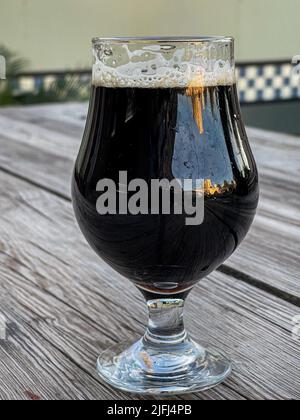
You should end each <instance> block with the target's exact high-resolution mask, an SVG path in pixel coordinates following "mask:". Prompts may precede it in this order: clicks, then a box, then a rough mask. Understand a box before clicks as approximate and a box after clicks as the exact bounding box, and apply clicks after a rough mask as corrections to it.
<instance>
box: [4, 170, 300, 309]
mask: <svg viewBox="0 0 300 420" xmlns="http://www.w3.org/2000/svg"><path fill="white" fill-rule="evenodd" d="M0 172H3V173H5V174H7V175H9V176H12V177H15V178H17V179H19V180H21V181H24V182H26V183H28V184H30V185H32V186H34V187H37V188H40V189H41V190H43V191H45V192H48V193H49V194H52V195H54V196H56V197H58V198H60V199H62V200H64V201H67V202H69V203H70V202H72V200H71V198H70V197H69V196H68V195H66V194H63V193H60V192H58V191H55V190H53V189H51V188H47V187H45V186H44V185H42V184H40V183H39V182H35V181H33V180H32V179H30V178H27V177H23V176H21V175H19V174H16V173H15V172H13V171H10V170H9V169H7V168H3V167H1V166H0ZM217 271H220V272H221V273H223V274H227V275H228V277H229V278H232V279H233V280H240V281H243V282H244V283H247V284H249V285H251V286H253V287H256V288H258V289H260V290H264V291H265V292H267V293H269V294H271V295H272V296H275V297H277V298H279V299H282V300H284V301H285V302H288V303H291V304H293V305H295V306H297V307H300V298H299V297H297V296H294V295H292V294H291V293H288V292H284V291H283V290H280V289H278V288H276V287H273V286H271V285H269V284H267V283H265V282H263V281H261V280H259V279H258V278H255V277H253V276H250V275H248V274H247V273H244V272H242V271H240V270H237V269H235V268H233V267H231V266H228V265H227V264H223V265H222V266H220V267H219V268H218V269H217Z"/></svg>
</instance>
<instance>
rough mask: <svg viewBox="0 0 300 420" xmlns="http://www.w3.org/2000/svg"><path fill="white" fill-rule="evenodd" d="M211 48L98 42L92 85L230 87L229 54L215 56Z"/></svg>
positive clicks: (232, 76) (232, 79)
mask: <svg viewBox="0 0 300 420" xmlns="http://www.w3.org/2000/svg"><path fill="white" fill-rule="evenodd" d="M213 47H214V45H212V44H209V43H198V44H197V43H176V42H170V43H166V44H163V45H161V44H154V45H151V43H149V44H148V43H145V44H144V45H141V44H136V43H119V42H118V43H115V44H113V43H109V42H100V41H99V42H98V43H96V45H94V57H95V63H94V66H93V85H94V86H103V87H112V88H117V87H119V88H120V87H121V88H122V87H124V88H133V87H134V88H187V87H206V86H218V85H231V84H233V83H234V82H235V69H234V63H233V60H232V58H231V57H232V54H229V53H228V54H227V55H228V57H227V56H226V54H224V51H223V55H221V54H218V51H216V49H215V48H213ZM230 48H231V47H230ZM228 52H229V50H228Z"/></svg>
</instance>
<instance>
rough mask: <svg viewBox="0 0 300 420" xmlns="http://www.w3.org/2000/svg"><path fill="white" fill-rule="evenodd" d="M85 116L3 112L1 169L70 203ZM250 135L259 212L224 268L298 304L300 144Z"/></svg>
mask: <svg viewBox="0 0 300 420" xmlns="http://www.w3.org/2000/svg"><path fill="white" fill-rule="evenodd" d="M86 110H87V105H86V104H68V105H50V106H38V107H27V108H24V107H22V108H17V109H15V108H7V109H3V110H1V111H0V127H2V124H1V122H2V123H3V126H4V129H2V130H1V133H0V147H1V155H0V168H4V169H5V170H8V171H10V172H13V173H16V174H18V175H19V176H21V177H25V178H27V179H29V180H31V181H32V182H35V183H37V184H39V185H42V186H43V187H44V188H47V189H49V190H51V191H54V192H57V193H59V194H61V195H63V196H65V197H66V198H69V197H70V177H71V173H72V168H73V164H74V160H75V157H76V154H77V151H78V148H79V143H80V139H81V133H82V131H83V127H84V118H85V114H86ZM19 121H21V122H19ZM39 121H41V126H42V127H40V125H39ZM62 127H63V128H62ZM76 131H77V135H75V133H76ZM249 134H250V137H251V139H252V141H251V142H252V145H253V148H254V151H255V153H256V157H257V161H258V165H259V169H260V173H261V190H262V195H261V202H260V209H259V213H258V216H257V218H256V221H255V224H254V226H253V228H252V230H251V233H250V235H249V236H248V238H247V240H246V241H245V242H244V243H243V244H242V246H241V248H240V249H239V250H238V251H237V252H236V253H235V254H234V255H233V257H232V258H231V259H230V260H229V261H228V262H227V263H226V265H228V266H229V267H231V268H233V269H234V270H237V271H239V272H243V273H245V274H247V276H250V277H253V278H255V279H257V280H258V281H260V282H262V283H263V284H266V285H270V286H272V287H275V288H277V289H278V290H279V291H280V290H281V291H282V292H284V293H287V294H289V295H294V296H296V297H297V299H298V298H299V299H300V288H299V281H298V278H299V271H300V260H299V259H297V258H295V255H297V253H298V251H297V250H299V248H300V220H299V209H300V197H299V193H298V191H299V188H300V177H299V176H297V175H296V174H298V173H299V171H300V140H299V139H298V138H297V137H293V136H287V135H282V134H275V133H269V132H264V131H262V130H257V129H249ZM60 143H63V144H60Z"/></svg>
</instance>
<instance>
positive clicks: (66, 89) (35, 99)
mask: <svg viewBox="0 0 300 420" xmlns="http://www.w3.org/2000/svg"><path fill="white" fill-rule="evenodd" d="M0 55H3V56H4V57H5V58H6V77H7V80H5V81H1V82H0V106H1V105H2V106H3V105H29V104H37V103H49V102H67V101H83V100H87V99H88V97H89V84H90V83H89V80H86V81H84V82H83V81H82V80H80V79H79V77H78V76H76V75H68V74H66V75H63V76H58V77H56V79H55V81H53V82H52V83H51V84H50V85H49V86H47V88H46V87H45V86H44V84H43V83H41V84H40V86H39V87H38V88H36V89H34V91H33V92H20V91H19V89H17V83H16V79H17V77H18V75H19V74H20V73H22V72H24V71H26V69H27V68H28V65H29V62H28V60H25V59H23V58H20V57H18V55H17V54H15V53H12V52H11V51H10V50H8V49H7V48H5V47H3V46H0Z"/></svg>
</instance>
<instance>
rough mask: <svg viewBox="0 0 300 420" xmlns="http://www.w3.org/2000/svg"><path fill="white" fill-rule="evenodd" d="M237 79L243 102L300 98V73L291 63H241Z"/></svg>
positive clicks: (238, 67)
mask: <svg viewBox="0 0 300 420" xmlns="http://www.w3.org/2000/svg"><path fill="white" fill-rule="evenodd" d="M237 80H238V87H239V92H240V101H241V103H253V102H274V101H286V100H293V99H299V98H300V74H299V73H298V71H297V68H296V67H295V66H294V65H293V64H291V63H274V64H245V65H240V66H237Z"/></svg>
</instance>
